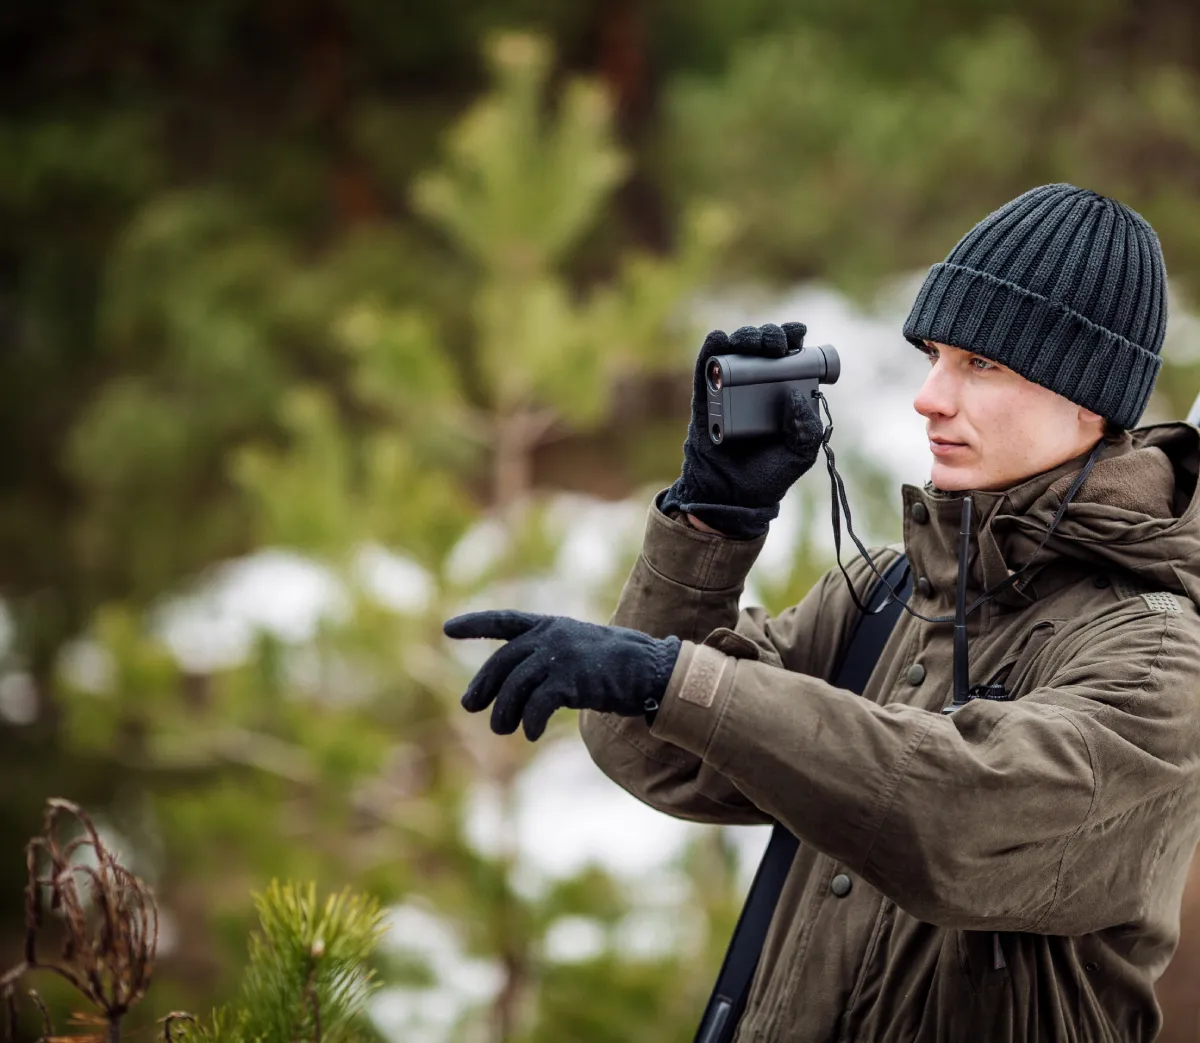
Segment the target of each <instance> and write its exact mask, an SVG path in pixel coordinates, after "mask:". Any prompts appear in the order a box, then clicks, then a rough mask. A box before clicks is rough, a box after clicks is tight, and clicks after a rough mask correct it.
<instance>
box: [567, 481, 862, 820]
mask: <svg viewBox="0 0 1200 1043" xmlns="http://www.w3.org/2000/svg"><path fill="white" fill-rule="evenodd" d="M656 499H657V497H656ZM765 539H766V537H765V536H762V537H759V538H757V539H754V540H734V539H728V538H725V537H721V536H715V535H712V534H710V533H704V532H700V531H699V530H696V529H693V528H692V527H691V526H689V525H687V524H686V523H685V522H683V521H679V520H676V519H674V518H670V517H668V516H667V515H666V514H664V513H663V512H662V511H660V510H659V509H658V507H657V506H656V504H655V503H651V504H650V508H649V511H648V514H647V518H646V531H645V536H644V539H643V542H642V550H641V553H640V554H639V555H638V558H637V560H636V561H635V563H634V565H633V568H632V570H631V572H630V574H629V577H628V579H627V580H626V582H625V586H624V588H623V589H622V591H621V595H620V598H619V600H618V602H617V607H616V610H615V611H614V612H613V614H612V617H611V618H610V619H609V623H610V624H612V625H616V626H625V627H631V628H633V629H636V630H641V631H643V632H644V633H647V634H650V635H651V636H653V637H666V636H667V635H670V634H673V635H675V636H677V637H679V638H680V639H682V640H684V641H686V642H696V643H701V644H703V645H704V646H705V647H707V648H711V649H720V650H722V651H723V652H724V653H727V654H729V655H730V656H733V657H736V658H747V659H753V660H755V661H756V662H761V663H763V664H770V665H772V666H774V667H776V668H778V667H786V669H789V670H806V671H810V672H814V673H816V674H817V675H818V676H821V675H823V674H824V673H825V672H826V671H828V670H830V669H831V668H832V667H831V664H832V663H833V662H834V661H836V658H837V651H838V648H837V646H838V642H839V641H840V640H842V638H843V636H844V632H845V631H846V630H848V625H849V621H850V619H851V618H852V617H851V615H850V614H849V613H848V612H847V611H846V608H847V606H849V604H850V602H849V598H848V597H845V596H844V595H845V588H844V586H843V582H844V581H843V580H842V577H841V575H840V573H839V574H838V576H837V581H836V584H832V583H830V582H829V577H828V576H827V577H825V578H824V579H823V580H822V581H821V582H820V583H818V584H817V586H816V587H814V588H813V590H812V591H811V592H810V593H809V594H808V596H807V597H805V598H804V600H803V601H802V602H801V603H800V604H799V605H796V606H793V607H792V608H789V609H788V610H787V611H786V612H783V613H781V614H780V615H779V616H778V617H776V618H772V617H771V616H770V615H769V614H768V613H767V612H766V611H765V610H764V609H762V608H760V607H757V606H755V607H752V608H747V609H743V610H741V611H739V609H738V601H739V599H740V597H741V594H742V590H743V589H744V587H745V579H746V575H747V573H748V572H749V571H750V568H751V566H752V565H753V564H754V562H755V560H756V559H757V557H758V554H759V551H760V550H761V549H762V545H763V543H764V542H765ZM855 568H856V567H855V566H852V567H851V569H852V572H851V574H852V575H855ZM856 578H857V580H858V584H859V585H861V587H863V588H865V587H866V586H867V585H868V584H867V581H866V569H865V567H863V566H862V565H861V563H858V565H857V577H856ZM831 589H832V590H833V591H835V592H840V594H841V595H843V598H842V599H841V600H839V599H838V598H837V597H836V596H835V597H833V598H831V597H830V596H829V594H830V590H831ZM843 602H844V603H843ZM818 622H820V624H821V639H820V640H817V641H815V640H813V635H814V634H816V633H817V626H818ZM843 622H844V624H845V625H843ZM830 642H832V647H831V646H830ZM579 722H580V731H581V733H582V735H583V741H584V743H585V745H586V746H587V749H588V752H589V753H590V754H591V756H592V759H593V760H594V761H595V762H596V764H597V765H598V766H599V767H600V768H601V770H602V771H604V773H605V774H606V775H608V776H609V777H610V778H611V779H613V780H614V781H615V782H616V783H618V784H619V785H620V786H622V787H623V788H624V789H626V790H628V791H629V792H630V793H632V794H633V795H634V796H636V797H638V798H639V799H640V800H642V801H644V802H645V803H647V804H649V805H650V806H651V807H654V808H657V809H658V810H660V811H664V812H666V813H667V814H670V815H674V816H675V817H677V818H683V819H690V820H693V821H698V822H723V823H730V824H739V823H740V824H757V823H768V822H770V821H772V819H771V817H770V815H769V814H767V813H766V812H764V811H763V810H761V809H760V808H759V807H758V806H756V804H755V802H754V800H753V799H752V798H750V797H748V796H747V795H746V794H745V793H743V792H742V790H741V789H740V788H739V787H738V785H737V784H736V783H735V782H734V781H733V780H732V779H731V778H729V777H728V776H727V775H726V774H725V773H723V772H722V771H720V770H718V769H716V768H714V767H713V765H711V764H710V763H708V762H707V761H706V760H705V759H704V758H703V757H701V756H699V755H698V754H697V753H695V752H693V751H692V750H689V749H687V748H685V747H683V746H681V745H679V744H678V743H676V742H673V741H671V740H670V739H668V738H665V737H662V736H658V735H654V734H652V733H651V729H650V728H649V726H648V725H647V724H646V722H645V721H644V720H643V719H642V718H630V717H618V716H615V715H612V714H601V713H596V712H594V711H589V710H585V711H582V712H581V713H580V716H579Z"/></svg>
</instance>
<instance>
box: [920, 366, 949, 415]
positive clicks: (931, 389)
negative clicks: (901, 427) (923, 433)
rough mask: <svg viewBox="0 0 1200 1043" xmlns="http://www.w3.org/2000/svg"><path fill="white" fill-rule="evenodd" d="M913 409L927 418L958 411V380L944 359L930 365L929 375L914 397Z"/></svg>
mask: <svg viewBox="0 0 1200 1043" xmlns="http://www.w3.org/2000/svg"><path fill="white" fill-rule="evenodd" d="M913 409H915V410H916V411H917V412H918V413H920V414H921V416H923V417H926V418H928V417H931V416H934V415H937V416H954V414H955V413H957V412H958V380H957V379H956V377H955V376H954V374H953V373H952V372H950V370H949V368H948V367H947V366H945V365H944V364H943V360H942V359H938V360H937V361H936V362H935V363H934V364H933V365H932V366H930V367H929V375H928V376H927V377H926V378H925V383H924V384H922V385H921V389H920V390H919V391H918V392H917V397H916V398H914V399H913Z"/></svg>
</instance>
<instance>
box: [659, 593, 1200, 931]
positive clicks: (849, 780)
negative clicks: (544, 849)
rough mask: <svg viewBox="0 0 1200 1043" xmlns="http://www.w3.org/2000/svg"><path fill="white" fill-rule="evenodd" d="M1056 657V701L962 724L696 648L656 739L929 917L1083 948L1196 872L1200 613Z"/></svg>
mask: <svg viewBox="0 0 1200 1043" xmlns="http://www.w3.org/2000/svg"><path fill="white" fill-rule="evenodd" d="M1046 654H1047V655H1048V657H1049V658H1048V662H1047V672H1046V673H1045V675H1044V676H1046V677H1048V678H1049V681H1048V683H1047V684H1045V685H1044V686H1043V687H1040V688H1036V689H1034V690H1033V691H1031V692H1030V693H1029V694H1028V695H1026V696H1025V697H1024V698H1022V699H1020V700H1018V701H1016V702H1012V703H998V702H988V701H985V700H976V701H973V702H971V703H968V704H967V705H966V706H965V707H963V708H962V709H960V710H958V711H957V712H956V713H954V714H952V715H949V716H947V715H943V714H940V713H933V712H930V711H927V710H924V709H921V708H918V707H913V706H908V705H903V704H896V703H888V704H883V705H880V704H877V703H874V702H871V701H869V700H865V699H861V698H858V697H856V696H854V695H853V694H851V693H850V692H847V691H844V690H841V689H837V688H834V687H832V686H831V685H829V684H827V683H826V682H824V681H821V680H819V679H817V678H815V677H809V676H804V675H801V674H795V673H790V672H785V671H782V670H779V669H777V668H775V667H773V666H771V665H768V664H766V663H763V662H758V661H753V660H739V659H735V658H732V657H730V656H727V655H724V654H722V653H721V652H720V651H718V650H717V649H715V648H712V647H710V646H705V645H696V644H693V643H691V642H684V645H683V648H682V650H681V653H680V658H679V661H678V662H677V664H676V667H675V672H674V673H673V674H672V677H671V682H670V684H669V686H668V689H667V693H666V696H665V697H664V700H663V704H662V708H661V709H660V710H659V712H658V716H657V718H656V720H655V723H654V726H653V728H652V729H651V732H652V734H653V735H654V736H655V738H657V739H661V740H664V741H666V742H668V743H671V744H673V745H675V746H678V747H681V748H682V749H685V750H688V751H690V752H691V753H692V754H694V755H695V756H697V757H699V758H701V759H702V760H703V762H704V764H705V765H706V766H707V767H709V768H710V769H711V770H712V771H715V772H717V773H718V774H720V775H722V776H724V777H727V778H728V779H729V780H730V782H731V784H732V785H733V786H736V787H737V789H738V791H739V792H741V793H743V794H744V795H745V796H746V798H748V799H749V800H751V801H753V803H754V804H755V805H756V806H758V807H760V808H762V809H763V810H765V811H767V812H770V813H771V814H772V815H773V816H774V817H776V818H778V819H779V820H780V821H782V822H783V823H785V824H786V825H787V826H788V827H789V828H790V829H791V830H792V831H793V832H794V833H795V834H796V835H797V836H798V837H800V838H801V839H802V840H804V841H806V842H807V843H810V844H812V845H813V847H815V848H816V849H817V850H819V851H822V852H824V853H825V854H827V855H829V856H831V857H833V858H835V859H837V860H838V861H840V862H841V863H842V864H843V865H845V866H846V867H847V868H848V869H849V870H850V871H851V872H855V873H858V874H859V875H860V876H861V877H862V878H863V879H865V880H866V881H867V882H868V883H869V884H871V885H872V886H874V887H875V888H877V889H878V890H879V891H881V892H882V893H883V894H884V895H886V896H887V897H889V898H890V899H892V900H893V901H894V902H895V903H896V904H897V905H898V906H899V907H900V908H902V909H904V910H905V911H906V912H908V913H910V914H911V915H913V916H915V917H916V918H918V919H920V920H924V921H926V922H928V923H933V924H937V925H940V926H943V927H953V928H958V929H964V930H973V929H987V930H1011V931H1031V932H1038V933H1043V934H1062V935H1075V934H1085V933H1090V932H1092V931H1097V930H1101V929H1103V928H1105V927H1110V926H1114V925H1117V924H1122V923H1127V922H1130V921H1134V920H1137V919H1139V918H1140V917H1141V916H1142V915H1144V913H1145V911H1146V908H1147V905H1148V903H1149V899H1150V895H1151V894H1152V893H1153V889H1154V888H1155V886H1156V880H1157V879H1158V877H1161V876H1163V875H1164V874H1167V875H1169V873H1170V871H1171V870H1170V864H1171V863H1172V862H1173V860H1175V859H1177V858H1178V857H1180V856H1179V851H1181V850H1182V851H1184V857H1186V858H1190V857H1191V851H1192V847H1193V846H1194V845H1195V840H1196V825H1195V822H1196V811H1197V809H1196V792H1197V773H1198V770H1200V767H1198V766H1200V755H1198V753H1197V751H1198V750H1200V712H1198V698H1197V692H1198V690H1200V617H1197V614H1196V612H1195V611H1194V610H1193V609H1192V607H1191V606H1190V605H1187V606H1186V607H1185V608H1184V609H1183V610H1182V611H1178V612H1162V611H1152V610H1150V609H1149V608H1148V606H1147V605H1146V603H1145V602H1142V601H1141V600H1140V599H1138V600H1136V603H1135V604H1134V605H1133V606H1131V605H1130V604H1129V603H1125V604H1124V605H1123V606H1118V607H1117V608H1113V609H1108V610H1105V612H1104V613H1103V614H1098V615H1097V617H1096V618H1095V619H1093V620H1090V621H1088V622H1087V623H1086V624H1082V623H1080V624H1079V625H1076V626H1075V627H1074V628H1073V630H1072V631H1071V633H1070V635H1064V640H1063V641H1062V643H1061V645H1057V646H1056V650H1055V651H1054V652H1050V650H1049V649H1048V650H1047V653H1046ZM1189 845H1190V846H1189ZM1168 849H1170V850H1168ZM1164 852H1167V857H1165V858H1164Z"/></svg>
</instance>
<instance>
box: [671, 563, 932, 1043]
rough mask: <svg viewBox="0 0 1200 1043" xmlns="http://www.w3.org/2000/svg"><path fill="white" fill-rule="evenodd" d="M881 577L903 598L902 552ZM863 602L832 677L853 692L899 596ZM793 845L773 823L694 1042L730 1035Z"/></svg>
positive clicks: (726, 1042) (717, 1042) (882, 594)
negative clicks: (863, 608) (864, 608)
mask: <svg viewBox="0 0 1200 1043" xmlns="http://www.w3.org/2000/svg"><path fill="white" fill-rule="evenodd" d="M884 577H885V578H886V579H887V581H888V583H889V584H891V586H893V587H895V588H896V589H897V591H898V592H899V594H900V597H901V598H902V599H904V600H907V598H908V593H909V590H910V588H911V586H912V574H911V571H910V569H909V568H908V558H907V557H905V556H904V555H903V554H902V555H900V557H899V558H897V559H896V561H894V562H893V563H892V564H891V565H890V566H889V567H888V569H887V571H886V572H885V573H884ZM901 577H903V585H901ZM867 608H868V610H870V611H869V614H868V615H863V616H860V617H859V619H858V624H857V625H856V626H855V628H854V633H853V634H852V635H851V636H850V641H849V643H848V644H847V646H846V652H845V655H844V656H843V657H842V663H841V666H840V667H839V668H838V672H837V676H836V677H835V678H834V681H833V683H834V684H835V685H836V686H837V687H838V688H847V689H849V690H850V691H852V692H856V693H857V694H859V695H862V692H863V689H864V688H866V686H867V679H868V678H869V677H870V676H871V671H872V670H874V669H875V664H876V662H878V660H879V656H880V653H882V652H883V646H884V645H885V644H886V643H887V639H888V635H890V634H891V632H892V630H893V628H894V627H895V625H896V619H897V617H898V616H899V615H900V602H898V601H896V600H895V599H894V598H892V597H891V596H890V595H889V594H888V593H887V587H885V586H884V585H883V584H882V583H879V584H877V585H876V587H875V589H874V590H873V591H872V592H871V596H870V599H869V600H868V601H867ZM799 846H800V842H799V841H798V840H797V839H796V838H795V837H794V836H793V835H792V834H791V833H789V832H788V830H787V829H786V828H784V827H783V826H782V825H780V824H778V823H776V825H775V828H774V829H773V830H772V832H771V842H770V843H769V844H768V845H767V850H766V853H765V854H764V855H763V858H762V861H761V862H760V863H759V866H758V872H757V873H755V874H754V882H753V883H752V884H751V885H750V891H749V893H748V894H747V895H746V904H745V905H744V906H743V907H742V914H741V916H739V917H738V922H737V927H735V928H734V931H733V937H732V938H731V939H730V942H729V948H728V950H727V951H726V953H725V962H724V963H723V964H722V965H721V973H720V974H718V975H717V984H716V985H715V986H714V987H713V992H712V996H711V997H709V1001H708V1006H707V1007H706V1008H705V1010H704V1017H703V1018H702V1019H701V1021H700V1028H699V1030H698V1031H697V1033H696V1040H695V1043H730V1041H731V1040H732V1039H733V1035H734V1031H735V1030H736V1029H737V1023H738V1021H739V1019H740V1018H741V1016H742V1011H743V1010H744V1009H745V1006H746V997H747V995H748V994H749V992H750V982H751V979H753V977H754V971H755V969H756V968H757V967H758V959H759V956H760V955H761V954H762V948H763V943H764V942H765V941H766V937H767V928H768V927H769V926H770V925H771V918H772V917H773V916H774V915H775V906H776V905H777V904H778V902H779V894H780V892H781V891H782V890H783V884H784V881H785V880H786V879H787V876H788V873H789V872H790V871H791V868H792V862H793V861H794V860H795V857H796V851H797V850H798V849H799Z"/></svg>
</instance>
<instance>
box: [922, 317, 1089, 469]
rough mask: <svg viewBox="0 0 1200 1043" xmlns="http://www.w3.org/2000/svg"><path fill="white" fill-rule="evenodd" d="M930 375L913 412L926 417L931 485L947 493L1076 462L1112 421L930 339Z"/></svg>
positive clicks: (928, 342)
mask: <svg viewBox="0 0 1200 1043" xmlns="http://www.w3.org/2000/svg"><path fill="white" fill-rule="evenodd" d="M923 350H924V351H925V353H926V355H927V356H928V358H929V363H930V370H929V375H928V376H927V377H926V378H925V383H924V384H923V385H922V386H921V390H920V391H919V392H917V397H916V398H915V399H914V400H913V407H914V408H915V409H916V411H917V412H918V413H920V414H921V416H923V417H925V420H926V424H925V430H926V433H927V434H928V436H929V450H930V452H931V453H933V470H932V473H931V475H930V481H932V482H933V484H934V485H935V486H937V487H938V488H939V489H942V490H945V491H946V492H962V491H966V490H969V489H974V490H979V491H981V492H982V491H985V490H998V489H1007V488H1009V487H1011V486H1013V485H1016V484H1018V483H1019V482H1021V481H1024V480H1025V479H1026V478H1031V477H1033V476H1034V475H1035V474H1041V473H1042V472H1043V471H1048V470H1050V469H1051V468H1053V467H1057V466H1058V465H1059V464H1062V463H1066V461H1068V460H1071V459H1074V458H1075V457H1077V456H1080V455H1081V454H1083V453H1085V452H1087V451H1088V450H1089V449H1091V448H1092V446H1094V445H1095V444H1096V443H1097V442H1098V441H1099V440H1100V438H1101V437H1102V435H1103V434H1104V421H1103V419H1102V418H1101V417H1100V416H1099V415H1098V414H1096V413H1093V412H1092V411H1091V410H1088V409H1084V408H1083V407H1082V406H1077V405H1075V403H1073V402H1070V401H1068V400H1067V399H1065V398H1063V397H1062V395H1059V394H1056V393H1055V392H1053V391H1050V390H1048V389H1047V388H1044V387H1042V386H1041V385H1040V384H1035V383H1033V382H1032V381H1030V380H1026V379H1025V378H1024V377H1023V376H1021V375H1020V374H1019V373H1014V372H1013V371H1012V370H1011V369H1006V368H1005V367H1004V366H1001V365H999V364H998V363H995V362H992V361H990V360H989V359H985V358H983V357H982V356H980V355H972V354H971V353H970V352H969V351H963V350H962V349H960V348H955V347H951V346H950V345H948V344H938V343H936V342H934V341H926V342H925V347H924V349H923Z"/></svg>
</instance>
